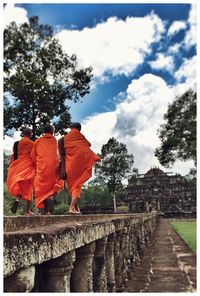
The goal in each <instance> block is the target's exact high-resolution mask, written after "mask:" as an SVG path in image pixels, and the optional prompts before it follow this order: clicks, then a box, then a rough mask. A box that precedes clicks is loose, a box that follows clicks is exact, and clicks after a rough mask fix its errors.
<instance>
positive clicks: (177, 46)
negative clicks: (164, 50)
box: [168, 43, 182, 55]
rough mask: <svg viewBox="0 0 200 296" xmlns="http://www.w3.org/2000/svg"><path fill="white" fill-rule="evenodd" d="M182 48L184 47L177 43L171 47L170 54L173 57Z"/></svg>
mask: <svg viewBox="0 0 200 296" xmlns="http://www.w3.org/2000/svg"><path fill="white" fill-rule="evenodd" d="M181 46H182V45H181V43H175V44H174V45H172V46H170V47H169V49H168V53H169V54H172V55H173V54H176V53H178V52H179V50H180V48H181Z"/></svg>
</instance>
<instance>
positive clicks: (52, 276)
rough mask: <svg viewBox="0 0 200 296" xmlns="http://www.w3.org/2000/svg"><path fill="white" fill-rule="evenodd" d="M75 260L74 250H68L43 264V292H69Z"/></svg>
mask: <svg viewBox="0 0 200 296" xmlns="http://www.w3.org/2000/svg"><path fill="white" fill-rule="evenodd" d="M74 261H75V251H74V250H73V251H71V252H68V253H66V254H64V255H62V256H60V257H58V258H56V259H53V260H50V261H48V262H46V263H45V264H44V265H43V269H44V270H45V286H44V287H43V292H70V278H71V272H72V269H73V264H74Z"/></svg>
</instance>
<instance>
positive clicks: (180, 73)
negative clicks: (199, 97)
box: [175, 56, 197, 92]
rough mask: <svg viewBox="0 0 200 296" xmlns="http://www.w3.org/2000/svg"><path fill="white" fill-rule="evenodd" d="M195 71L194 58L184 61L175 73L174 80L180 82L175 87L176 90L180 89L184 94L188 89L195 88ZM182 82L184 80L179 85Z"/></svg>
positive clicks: (195, 59) (195, 63) (195, 58)
mask: <svg viewBox="0 0 200 296" xmlns="http://www.w3.org/2000/svg"><path fill="white" fill-rule="evenodd" d="M196 69H197V57H196V56H193V57H192V58H190V59H184V62H183V63H182V65H181V66H180V68H179V69H178V70H177V71H176V72H175V78H176V79H177V80H178V82H180V84H178V85H177V89H178V88H180V89H181V90H182V91H183V92H184V91H185V90H187V89H189V88H192V89H194V88H196ZM182 80H184V83H181V82H182Z"/></svg>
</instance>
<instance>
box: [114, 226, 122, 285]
mask: <svg viewBox="0 0 200 296" xmlns="http://www.w3.org/2000/svg"><path fill="white" fill-rule="evenodd" d="M114 258H115V282H116V291H118V288H119V277H120V273H121V270H120V267H121V263H120V261H121V236H120V232H119V231H118V232H116V238H115V245H114Z"/></svg>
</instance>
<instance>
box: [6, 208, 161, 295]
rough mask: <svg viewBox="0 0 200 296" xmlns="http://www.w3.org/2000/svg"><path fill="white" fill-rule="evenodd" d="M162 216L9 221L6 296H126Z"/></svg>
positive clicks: (43, 217) (81, 217) (132, 215)
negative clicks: (92, 295)
mask: <svg viewBox="0 0 200 296" xmlns="http://www.w3.org/2000/svg"><path fill="white" fill-rule="evenodd" d="M157 219H158V216H157V213H156V212H153V213H148V214H116V215H112V214H111V215H82V216H81V215H80V216H67V215H66V216H37V217H29V218H27V217H5V218H4V292H120V291H123V285H124V283H125V282H126V281H127V279H128V278H130V277H131V274H132V273H133V271H134V267H135V266H136V264H137V262H138V260H139V259H140V257H141V256H142V252H143V249H144V247H145V245H147V244H148V241H149V239H150V237H151V234H152V232H153V230H154V228H155V226H156V223H157Z"/></svg>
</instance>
